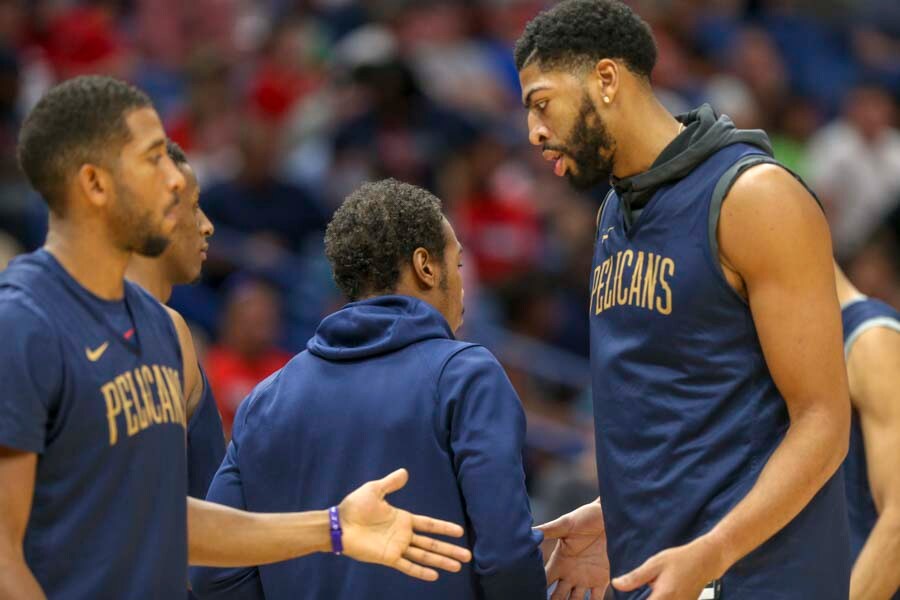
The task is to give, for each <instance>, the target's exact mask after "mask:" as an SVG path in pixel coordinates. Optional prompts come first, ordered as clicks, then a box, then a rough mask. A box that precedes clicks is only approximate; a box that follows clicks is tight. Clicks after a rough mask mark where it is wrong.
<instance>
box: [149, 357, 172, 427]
mask: <svg viewBox="0 0 900 600" xmlns="http://www.w3.org/2000/svg"><path fill="white" fill-rule="evenodd" d="M153 374H154V375H155V376H156V394H157V396H159V407H160V409H159V412H160V414H161V415H162V422H163V423H170V422H173V421H175V409H174V408H173V407H172V400H171V398H169V392H168V391H167V390H166V380H165V378H164V377H163V374H162V373H161V372H160V370H159V366H158V365H153Z"/></svg>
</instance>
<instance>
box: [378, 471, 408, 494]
mask: <svg viewBox="0 0 900 600" xmlns="http://www.w3.org/2000/svg"><path fill="white" fill-rule="evenodd" d="M407 481H409V473H408V472H407V470H406V469H397V470H396V471H394V472H393V473H391V474H390V475H387V476H386V477H382V478H381V479H379V480H378V481H375V482H374V483H375V485H376V486H377V487H378V493H379V495H380V496H381V497H382V498H384V497H385V496H387V495H388V494H392V493H394V492H396V491H397V490H399V489H400V488H402V487H403V486H404V485H406V482H407Z"/></svg>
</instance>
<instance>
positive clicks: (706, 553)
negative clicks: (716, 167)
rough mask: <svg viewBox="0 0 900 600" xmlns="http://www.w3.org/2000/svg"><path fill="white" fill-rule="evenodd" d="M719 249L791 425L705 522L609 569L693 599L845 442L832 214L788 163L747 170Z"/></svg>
mask: <svg viewBox="0 0 900 600" xmlns="http://www.w3.org/2000/svg"><path fill="white" fill-rule="evenodd" d="M718 238H719V248H720V252H721V258H722V260H723V262H724V263H725V264H726V266H727V267H728V268H729V269H730V270H732V271H733V273H735V274H737V275H738V276H739V278H740V283H741V284H742V287H743V289H744V290H745V292H746V298H747V301H748V303H749V306H750V311H751V313H752V317H753V321H754V324H755V326H756V331H757V334H758V336H759V341H760V345H761V347H762V350H763V354H764V356H765V360H766V364H767V365H768V367H769V371H770V373H771V375H772V378H773V379H774V381H775V384H776V385H777V386H778V390H779V392H780V393H781V395H782V396H783V398H784V401H785V403H786V406H787V411H788V415H789V418H790V426H789V428H788V430H787V432H786V434H785V436H784V438H783V439H782V441H781V443H780V444H779V445H778V447H777V448H776V450H775V452H774V453H773V454H772V455H771V456H770V458H769V460H768V461H767V463H766V465H765V467H764V468H763V470H762V472H761V473H760V475H759V478H758V479H757V481H756V483H755V484H754V486H753V487H752V488H751V490H750V491H749V492H748V493H747V495H746V496H745V497H744V498H743V499H742V500H741V501H740V502H739V503H738V504H737V506H735V507H734V509H732V510H731V511H730V512H729V513H728V514H727V515H726V516H725V517H724V518H723V519H722V520H721V521H720V522H719V523H718V524H717V525H716V526H715V527H714V528H713V529H712V530H711V531H710V532H709V533H707V534H706V535H703V536H701V537H700V538H698V539H697V540H695V541H694V542H692V543H689V544H687V545H685V546H680V547H678V548H673V549H670V550H666V551H664V552H662V553H660V554H657V555H655V556H653V557H651V558H650V559H648V560H647V561H646V562H645V563H644V564H643V565H641V566H640V567H638V568H637V569H635V570H634V571H632V572H631V573H629V574H628V575H625V576H623V577H619V578H616V579H614V580H613V585H614V586H615V587H617V588H619V589H621V590H631V589H636V588H637V587H640V586H641V585H644V584H649V585H651V587H653V590H654V592H653V595H652V596H651V598H653V599H654V600H656V598H669V597H674V598H682V597H684V598H687V597H689V596H691V595H692V594H693V597H694V598H696V597H697V595H698V594H699V591H700V589H701V588H702V586H703V585H704V584H705V583H706V581H708V580H710V579H714V578H717V577H720V576H721V575H722V574H723V573H724V572H725V571H726V570H727V569H728V568H730V567H731V565H733V564H734V563H735V562H737V561H738V560H739V559H741V558H742V557H744V556H745V555H746V554H748V553H749V552H750V551H751V550H753V549H754V548H756V547H758V546H759V545H760V544H762V543H763V542H765V541H766V540H768V539H769V538H770V537H772V536H773V535H774V534H775V533H776V532H778V531H779V530H780V529H781V528H782V527H784V526H785V525H786V524H787V523H788V522H790V521H791V520H792V519H793V518H794V517H795V516H796V515H797V514H798V513H799V512H800V511H801V510H802V509H803V508H804V507H805V506H806V504H807V503H808V502H809V501H810V500H811V499H812V497H813V496H814V495H815V494H816V492H817V491H818V490H819V489H821V487H822V486H823V485H824V484H825V483H826V482H827V481H828V479H829V478H830V477H831V476H832V475H833V474H834V472H835V471H836V470H837V469H838V467H839V466H840V464H841V462H842V461H843V459H844V456H845V455H846V452H847V445H848V438H849V424H850V401H849V397H848V392H847V375H846V368H845V366H844V361H843V353H842V339H841V321H840V308H839V306H838V301H837V295H836V292H835V281H834V272H833V264H832V253H831V240H830V236H829V232H828V224H827V223H826V221H825V216H824V215H823V214H822V211H821V210H820V208H819V207H818V206H817V205H816V203H815V201H814V200H813V198H812V197H811V196H810V194H809V193H808V192H807V191H806V189H805V188H804V187H803V186H802V185H801V184H800V183H799V182H797V181H796V180H795V179H794V178H793V177H792V176H791V175H790V174H788V173H787V172H785V171H784V170H783V169H781V168H779V167H777V166H773V165H760V166H757V167H754V168H752V169H750V170H748V171H747V172H746V173H745V174H744V175H742V176H741V177H740V178H739V179H738V180H737V182H736V183H735V185H734V187H733V188H732V190H731V192H730V193H729V194H728V197H727V199H726V201H725V202H724V204H723V205H722V212H721V216H720V220H719V225H718Z"/></svg>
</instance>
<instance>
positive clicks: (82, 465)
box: [0, 250, 187, 600]
mask: <svg viewBox="0 0 900 600" xmlns="http://www.w3.org/2000/svg"><path fill="white" fill-rule="evenodd" d="M122 315H125V321H126V322H127V323H130V325H131V328H129V330H126V331H121V328H122V324H121V321H122V318H121V316H122ZM117 316H118V317H119V318H116V317H117ZM0 323H2V325H0V326H2V335H3V337H4V342H5V343H4V344H2V345H0V352H2V354H3V356H2V366H0V386H2V389H3V391H4V393H3V394H2V396H0V414H2V415H3V416H2V417H0V445H3V446H7V447H10V448H15V449H18V450H23V451H27V452H35V453H37V454H38V462H37V472H36V480H35V488H34V500H33V504H32V508H31V514H30V518H29V520H28V524H27V529H26V532H25V541H24V552H25V559H26V561H27V563H28V566H29V568H30V569H31V571H32V572H33V573H34V575H35V577H36V579H37V580H38V582H39V583H40V585H41V586H42V588H43V589H44V592H45V593H46V594H47V596H48V598H51V599H54V598H60V599H65V600H78V599H82V598H84V599H95V598H126V599H129V598H134V599H137V598H141V599H145V598H154V599H155V598H159V599H169V598H183V597H184V596H185V588H186V584H187V516H186V512H187V507H186V492H187V489H186V488H187V469H186V466H185V463H186V460H185V428H184V421H185V419H184V406H183V395H182V368H181V350H180V347H179V344H178V339H177V334H176V332H175V328H174V326H173V324H172V321H171V319H170V317H169V316H168V314H167V313H166V312H165V309H164V308H163V307H162V306H161V305H160V304H159V303H158V302H157V301H156V300H155V299H154V298H153V297H151V296H150V295H149V294H147V293H146V292H144V291H143V290H141V289H140V288H139V287H137V286H136V285H133V284H131V283H128V282H126V283H125V296H124V298H123V299H122V300H119V301H105V300H102V299H100V298H98V297H96V296H94V295H93V294H91V293H90V292H89V291H87V290H86V289H84V288H83V287H81V286H80V285H79V284H78V283H77V282H76V281H75V280H74V279H73V278H72V277H71V276H70V275H69V274H68V273H67V272H66V271H65V270H64V269H63V268H62V266H61V265H60V264H59V263H58V262H57V261H56V260H55V259H54V258H53V257H52V256H51V255H50V254H49V253H48V252H46V251H44V250H38V251H37V252H34V253H32V254H29V255H25V256H22V257H19V258H17V259H15V260H14V261H13V262H12V263H10V265H9V267H8V268H7V269H6V271H4V272H3V273H2V274H0Z"/></svg>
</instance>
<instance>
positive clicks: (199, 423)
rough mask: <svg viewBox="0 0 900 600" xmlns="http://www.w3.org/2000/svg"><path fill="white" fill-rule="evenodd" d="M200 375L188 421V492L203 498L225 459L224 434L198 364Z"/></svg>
mask: <svg viewBox="0 0 900 600" xmlns="http://www.w3.org/2000/svg"><path fill="white" fill-rule="evenodd" d="M200 376H201V377H202V379H203V397H202V398H201V399H200V403H199V404H197V408H196V409H194V413H193V414H192V415H191V419H190V421H188V431H187V453H188V495H189V496H193V497H194V498H200V499H201V500H203V499H205V498H206V492H207V491H209V484H210V482H212V479H213V476H214V475H215V474H216V471H218V470H219V465H221V464H222V459H223V458H225V433H224V430H223V429H222V417H221V416H220V415H219V409H218V408H216V400H215V398H214V397H213V393H212V388H211V387H210V386H209V380H208V379H207V378H206V373H205V372H204V371H203V367H200Z"/></svg>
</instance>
